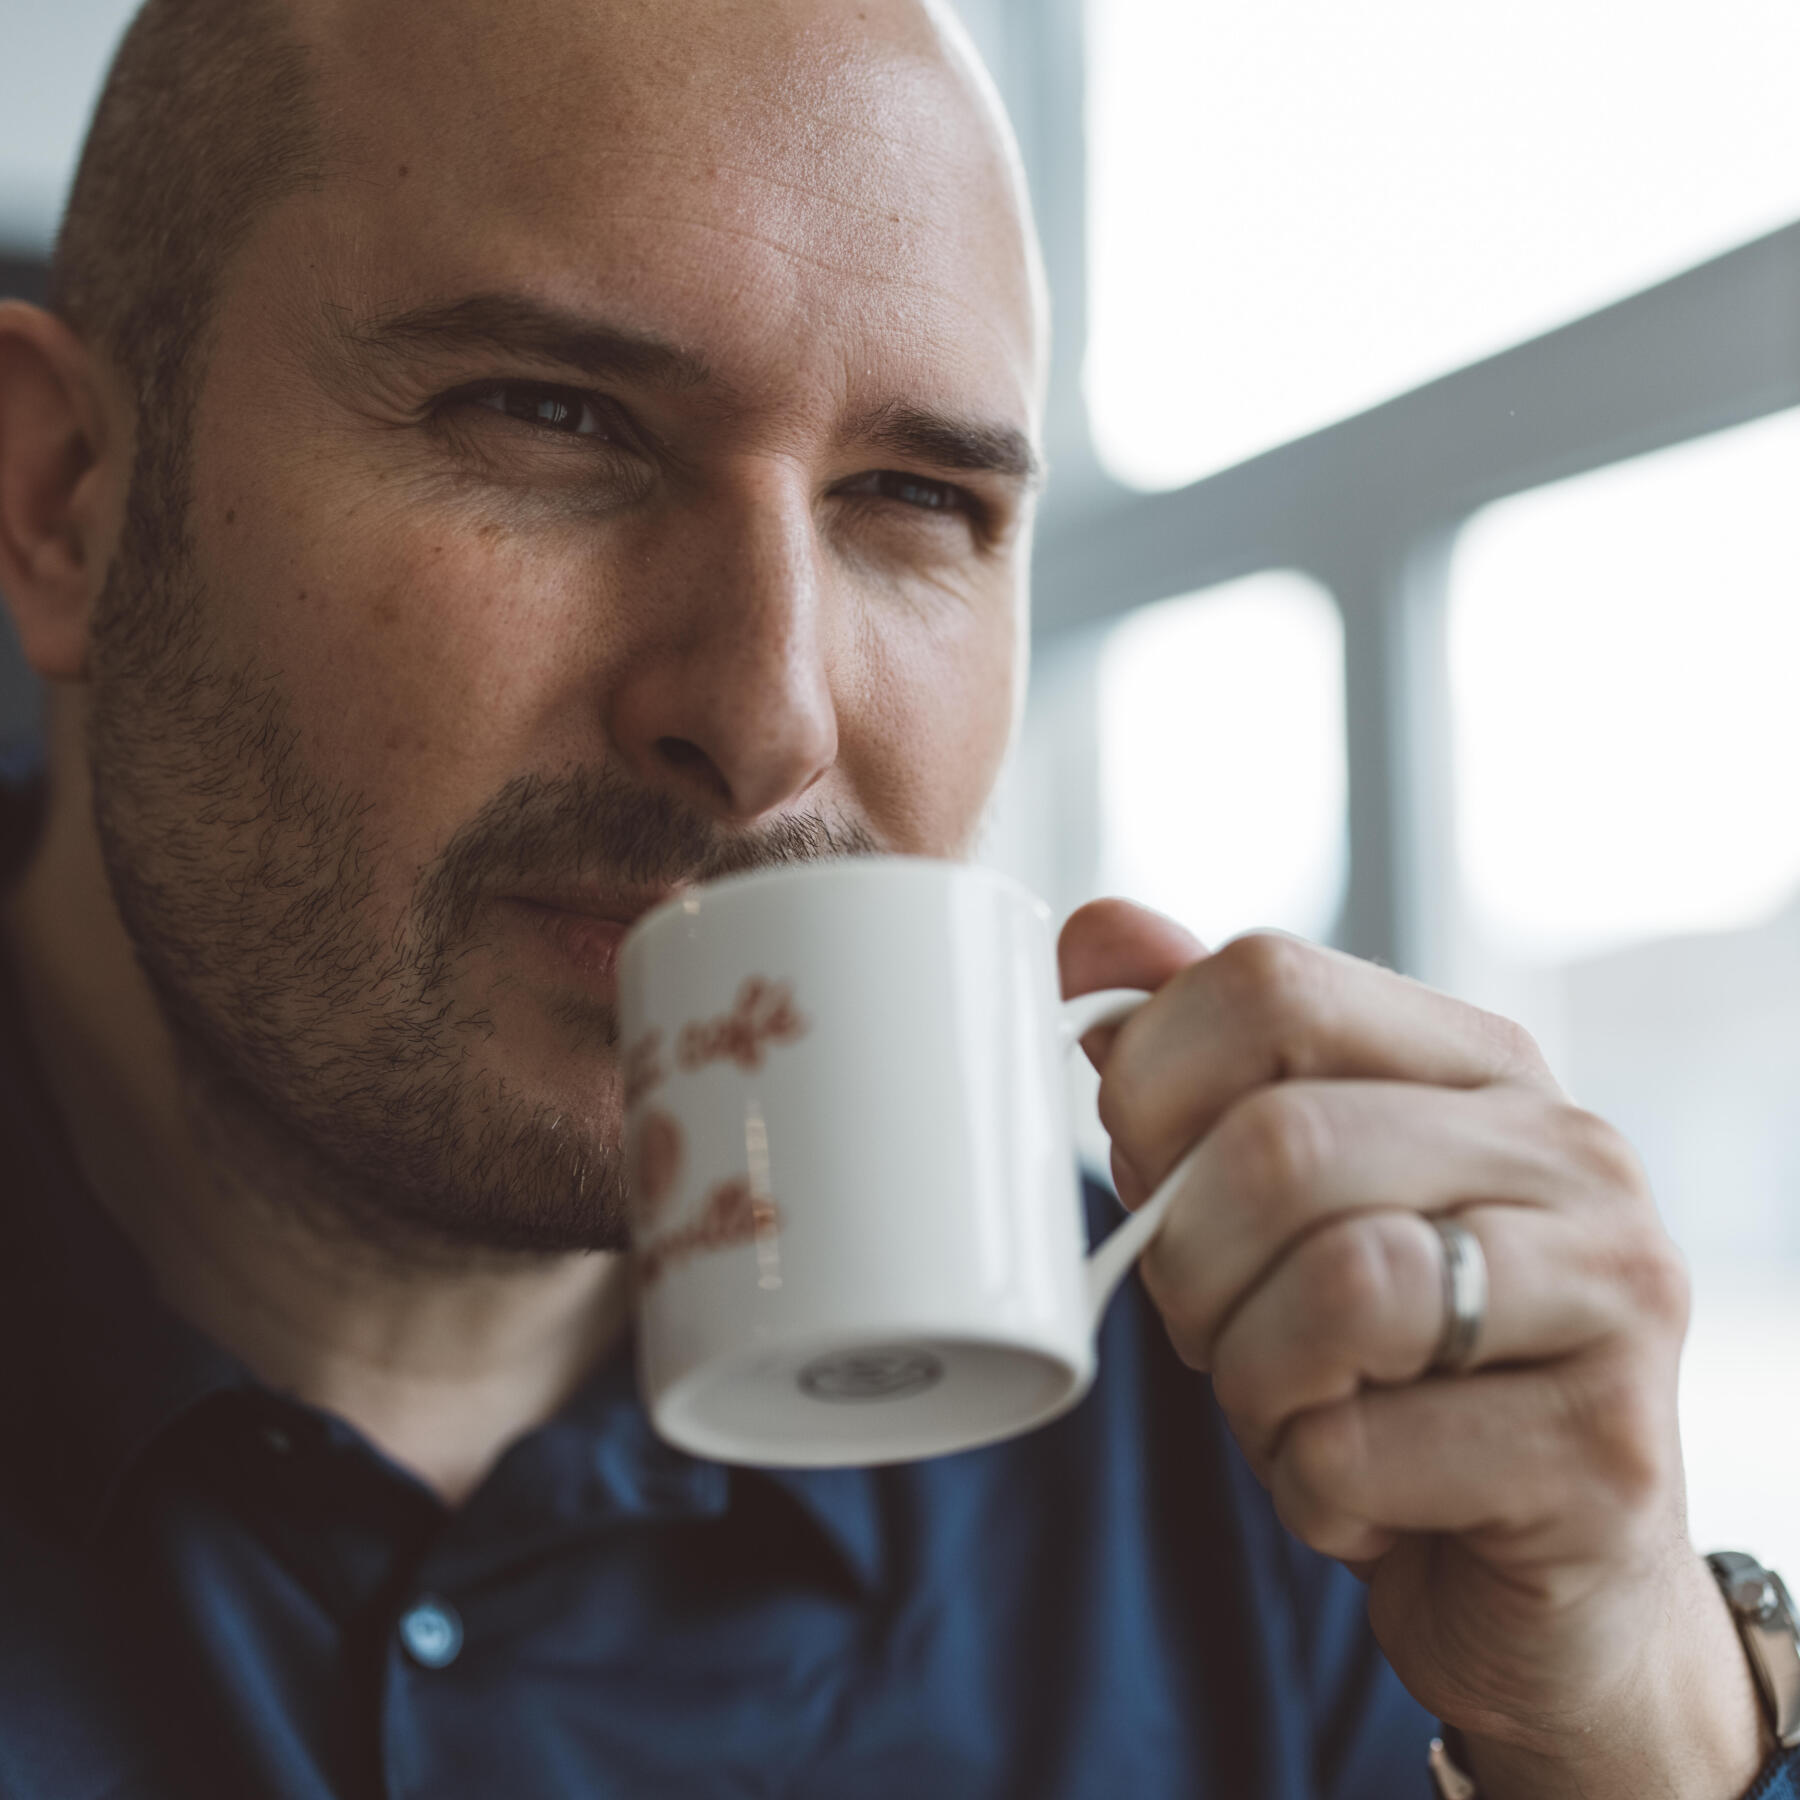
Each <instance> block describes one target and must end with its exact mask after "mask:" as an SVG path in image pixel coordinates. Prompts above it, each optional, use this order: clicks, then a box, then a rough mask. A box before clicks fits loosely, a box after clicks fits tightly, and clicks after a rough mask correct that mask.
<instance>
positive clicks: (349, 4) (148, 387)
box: [52, 0, 1043, 423]
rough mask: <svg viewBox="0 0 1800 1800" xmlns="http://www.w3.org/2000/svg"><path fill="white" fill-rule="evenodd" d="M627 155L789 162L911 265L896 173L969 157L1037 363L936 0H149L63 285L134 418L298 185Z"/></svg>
mask: <svg viewBox="0 0 1800 1800" xmlns="http://www.w3.org/2000/svg"><path fill="white" fill-rule="evenodd" d="M327 121H329V123H328V124H327ZM584 146H585V147H586V148H587V149H588V150H589V151H595V150H597V151H598V152H599V155H600V158H601V160H600V161H598V162H596V158H595V156H594V155H593V154H583V148H584ZM622 154H627V155H635V156H637V157H639V158H644V159H652V158H657V157H663V158H669V159H680V160H685V161H689V162H692V161H693V160H695V159H697V158H711V159H714V160H715V161H716V162H717V163H718V165H719V166H720V168H721V169H722V170H723V169H726V168H730V169H732V170H734V171H735V172H737V173H738V174H740V175H747V176H749V177H751V178H753V179H756V180H759V181H760V182H761V183H763V184H764V186H765V191H767V190H768V189H770V188H777V187H781V186H784V185H785V187H786V189H787V191H788V193H789V195H790V203H789V206H788V208H787V211H788V213H789V216H790V218H792V219H793V220H795V221H799V220H800V219H801V218H802V215H803V214H804V213H805V212H806V211H807V209H808V208H812V209H815V210H816V209H820V208H825V209H831V210H835V211H836V212H837V214H838V218H837V220H836V224H837V225H838V226H839V227H840V229H838V230H837V231H836V232H835V234H834V235H835V236H836V238H837V239H838V240H839V248H838V250H837V252H836V254H838V255H840V256H841V255H842V253H843V248H844V245H845V244H846V243H848V244H850V245H852V246H853V252H852V253H853V255H854V256H855V257H856V258H858V259H860V261H861V262H862V263H863V264H864V265H865V266H866V267H867V268H868V269H870V270H871V271H880V272H882V273H885V274H886V275H887V276H889V277H891V278H901V279H903V278H904V271H905V269H906V266H907V262H908V257H909V241H908V240H909V233H910V229H911V228H912V227H914V226H916V225H917V223H918V221H917V220H916V219H909V218H908V217H907V216H906V214H905V211H904V210H903V209H902V210H898V211H897V210H896V207H895V204H894V201H895V185H896V184H895V181H894V176H895V174H896V172H906V171H907V169H908V165H909V164H910V165H912V168H911V170H910V175H911V176H913V177H916V176H917V175H919V174H920V173H924V172H929V173H932V174H936V175H938V176H943V175H945V174H949V176H950V178H951V179H952V180H953V181H957V182H961V183H965V184H967V183H970V182H972V183H974V184H975V186H976V187H977V189H979V190H984V191H985V192H986V193H987V194H988V196H989V197H990V199H991V205H990V206H988V207H987V208H984V209H981V216H980V217H979V218H977V219H976V220H973V221H972V223H973V224H974V226H975V229H977V230H979V231H980V232H982V233H983V235H984V236H985V237H986V238H987V240H988V242H987V245H986V251H987V254H989V255H990V256H992V257H997V258H999V259H1002V260H1004V261H1007V262H1009V263H1011V264H1012V267H1013V270H1014V272H1015V274H1016V275H1017V276H1018V277H1019V278H1020V279H1021V281H1022V283H1023V289H1022V291H1023V292H1024V293H1025V294H1026V295H1027V296H1028V304H1029V306H1030V308H1031V310H1032V312H1033V314H1034V315H1036V317H1035V319H1034V328H1033V329H1034V337H1035V339H1036V346H1035V350H1036V355H1037V358H1038V360H1039V361H1040V362H1041V359H1042V354H1043V344H1042V339H1043V329H1042V313H1043V295H1042V278H1041V273H1040V270H1039V266H1038V262H1037V253H1036V248H1035V241H1034V239H1033V238H1032V235H1031V232H1030V227H1029V223H1028V207H1027V201H1026V196H1025V187H1024V181H1023V177H1022V174H1021V171H1020V166H1019V161H1018V156H1017V152H1016V148H1015V146H1014V144H1013V140H1012V137H1011V133H1010V130H1009V128H1008V126H1007V123H1006V121H1005V118H1004V115H1003V113H1002V111H1001V108H1000V106H999V103H998V100H997V98H996V96H995V95H994V92H993V89H992V85H991V83H990V82H989V80H988V78H987V75H986V72H985V71H984V70H983V69H982V68H981V66H980V64H979V62H978V60H977V58H976V57H975V55H974V53H973V51H972V50H971V48H970V47H969V45H968V42H967V39H966V36H965V34H964V33H963V32H962V30H961V28H960V26H959V25H958V24H957V22H956V21H955V20H954V18H953V17H952V16H951V15H949V14H948V13H947V12H946V11H945V10H944V8H943V7H942V6H941V5H939V4H937V3H936V0H869V3H867V4H863V5H859V6H858V7H856V8H855V9H854V11H852V10H851V9H848V8H845V7H843V6H842V5H840V4H833V3H832V0H506V3H505V4H495V3H494V0H441V3H439V4H434V5H432V6H430V7H420V6H416V5H410V4H400V3H396V0H388V3H386V4H383V3H381V0H147V4H146V5H145V6H144V7H143V8H142V9H141V10H140V12H139V13H138V15H137V17H136V19H135V20H134V22H133V24H132V26H131V28H130V29H129V31H128V32H127V33H126V35H125V38H124V39H123V41H122V43H121V45H120V47H119V51H118V54H117V56H116V57H115V60H114V63H113V66H112V69H111V72H110V74H109V77H108V80H107V82H106V85H105V88H104V90H103V92H102V95H101V98H100V101H99V104H98V107H97V110H96V112H95V116H94V120H93V124H92V128H91V130H90V132H89V136H88V140H87V144H86V146H85V149H84V152H83V156H82V160H81V164H80V168H79V171H78V173H77V177H76V180H75V183H74V186H73V188H72V190H71V195H70V200H69V205H68V209H67V213H66V216H65V219H64V223H63V229H62V232H61V236H60V239H59V242H58V246H57V252H56V259H55V265H54V268H53V272H52V304H53V306H54V307H55V309H56V310H57V311H58V312H60V313H61V314H62V315H63V316H64V317H65V318H67V319H68V320H69V321H70V322H71V323H72V324H74V325H75V326H76V328H77V329H78V330H79V331H80V332H81V333H82V334H83V335H84V336H85V337H87V338H88V340H89V341H90V342H92V343H94V344H95V345H96V346H97V347H99V348H101V349H103V350H104V351H105V352H106V353H107V354H108V355H109V356H110V358H111V359H112V360H113V362H114V363H115V364H116V365H117V367H118V369H119V371H120V372H121V374H123V375H124V376H125V378H126V380H127V382H128V384H129V385H130V387H131V389H132V391H133V398H134V399H135V401H136V403H137V406H138V410H139V412H140V414H141V415H145V416H147V417H149V418H152V419H157V420H161V419H168V420H169V421H170V422H171V423H175V422H178V421H180V420H182V419H184V418H185V414H186V411H187V406H186V399H187V398H188V393H187V390H188V389H189V388H190V387H191V383H192V378H193V377H194V376H195V374H197V372H198V368H199V366H200V362H201V361H202V360H203V354H204V346H205V334H206V327H207V325H208V322H209V320H210V319H211V317H212V313H213V309H214V302H215V300H216V297H217V294H218V291H219V288H220V285H221V283H222V282H223V280H224V279H225V275H226V271H227V270H228V268H229V267H230V264H231V262H232V259H233V257H234V255H235V253H236V252H237V251H238V249H239V248H240V247H241V246H242V244H243V243H244V241H245V240H246V239H247V238H248V237H249V235H250V234H251V233H252V231H253V230H254V229H255V228H256V226H257V225H258V224H259V223H260V222H261V221H262V220H263V219H264V218H265V217H266V216H267V215H268V214H269V213H270V212H271V211H273V210H274V209H275V208H276V207H277V206H278V205H279V203H280V202H282V201H283V200H285V199H287V198H289V197H291V196H293V195H295V194H297V193H301V192H314V193H317V192H320V191H321V190H322V189H325V188H326V187H327V186H328V185H329V183H330V181H331V180H333V179H335V180H338V181H345V180H349V181H356V182H359V183H374V184H376V185H379V186H386V185H388V184H389V183H404V182H407V181H409V180H410V181H412V182H413V186H412V187H411V188H410V189H409V190H408V193H407V197H406V204H407V205H408V207H409V208H411V209H412V210H414V211H417V210H419V209H429V210H431V211H433V212H434V213H435V215H436V218H435V223H436V226H437V228H438V229H439V230H442V231H444V232H454V231H455V230H456V229H458V224H459V219H460V220H462V221H464V222H466V221H467V219H468V216H469V205H470V202H471V200H472V199H473V198H474V197H475V196H476V194H479V196H480V197H481V198H482V199H484V200H485V201H486V202H487V203H488V204H489V205H490V206H492V207H493V208H496V209H498V210H500V211H502V212H510V213H513V214H515V215H516V214H519V213H525V214H534V215H537V216H539V217H541V216H542V215H543V213H544V211H545V210H546V209H550V208H554V207H555V206H556V205H557V204H558V203H559V200H560V199H562V198H563V197H564V196H565V195H567V194H568V193H570V192H571V191H578V190H579V189H580V188H581V186H582V185H583V184H586V183H591V182H593V181H594V180H596V179H601V180H604V174H605V162H604V158H605V157H606V156H609V155H610V156H613V157H617V156H619V155H622ZM427 174H431V175H435V176H436V177H437V178H438V179H437V180H436V181H435V182H433V181H421V180H418V179H417V178H418V177H420V176H424V175H427ZM901 185H902V186H903V187H904V186H906V185H912V186H913V187H914V188H915V189H916V190H917V191H918V192H919V194H920V197H921V199H923V200H925V201H926V202H927V203H929V198H930V195H929V192H928V189H927V184H925V183H921V182H918V181H917V180H911V181H910V182H903V183H902V184H901ZM846 220H848V221H849V222H850V224H851V229H850V230H849V231H848V232H846V231H844V230H842V229H841V227H842V225H843V224H844V222H845V221H846Z"/></svg>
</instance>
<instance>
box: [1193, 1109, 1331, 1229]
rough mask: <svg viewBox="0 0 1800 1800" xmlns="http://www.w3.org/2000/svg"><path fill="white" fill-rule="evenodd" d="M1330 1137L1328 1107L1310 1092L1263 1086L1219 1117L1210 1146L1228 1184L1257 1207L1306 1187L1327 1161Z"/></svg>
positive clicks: (1274, 1204) (1288, 1198)
mask: <svg viewBox="0 0 1800 1800" xmlns="http://www.w3.org/2000/svg"><path fill="white" fill-rule="evenodd" d="M1335 1140H1336V1132H1335V1130H1334V1129H1333V1125H1332V1120H1331V1118H1330V1114H1329V1111H1328V1109H1327V1108H1326V1107H1325V1105H1324V1104H1322V1102H1321V1100H1320V1098H1319V1097H1318V1096H1317V1095H1316V1094H1312V1093H1308V1092H1306V1091H1304V1090H1302V1089H1298V1088H1293V1087H1286V1086H1281V1087H1266V1088H1259V1089H1258V1090H1257V1091H1256V1092H1255V1093H1254V1094H1251V1095H1249V1096H1248V1097H1247V1098H1246V1099H1243V1100H1240V1101H1239V1102H1238V1103H1237V1105H1236V1106H1234V1107H1233V1108H1232V1109H1231V1111H1230V1112H1228V1113H1227V1114H1226V1115H1225V1117H1224V1118H1223V1119H1222V1120H1220V1122H1219V1124H1218V1125H1217V1127H1215V1129H1214V1133H1213V1151H1214V1154H1215V1155H1216V1157H1217V1159H1218V1167H1219V1169H1220V1173H1221V1175H1222V1177H1223V1179H1224V1180H1225V1182H1226V1183H1227V1184H1228V1186H1229V1187H1230V1188H1231V1189H1232V1190H1234V1191H1235V1192H1236V1193H1238V1194H1239V1195H1241V1196H1242V1197H1243V1199H1244V1201H1245V1202H1246V1204H1248V1205H1249V1206H1251V1207H1254V1208H1256V1209H1257V1210H1259V1211H1261V1210H1267V1209H1270V1208H1281V1207H1283V1206H1285V1205H1286V1204H1287V1203H1290V1202H1292V1201H1293V1200H1294V1199H1295V1198H1296V1197H1298V1196H1300V1195H1303V1194H1305V1193H1307V1192H1309V1191H1310V1190H1311V1189H1312V1188H1313V1187H1314V1186H1315V1185H1316V1184H1317V1182H1318V1180H1319V1178H1320V1176H1321V1174H1322V1173H1323V1171H1324V1170H1325V1169H1327V1168H1328V1167H1329V1166H1330V1164H1331V1162H1332V1159H1333V1157H1334V1155H1335V1154H1336V1151H1337V1145H1336V1141H1335Z"/></svg>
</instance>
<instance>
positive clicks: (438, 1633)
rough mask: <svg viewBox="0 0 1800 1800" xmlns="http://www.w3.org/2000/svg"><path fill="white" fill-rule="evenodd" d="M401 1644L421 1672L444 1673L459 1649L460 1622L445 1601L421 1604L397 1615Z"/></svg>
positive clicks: (460, 1645) (425, 1601) (426, 1601)
mask: <svg viewBox="0 0 1800 1800" xmlns="http://www.w3.org/2000/svg"><path fill="white" fill-rule="evenodd" d="M400 1642H401V1643H402V1644H404V1645H405V1646H406V1654H407V1655H408V1656H410V1657H411V1658H412V1659H413V1661H414V1662H416V1663H417V1664H418V1665H419V1667H420V1668H422V1669H447V1668H448V1667H449V1666H450V1665H451V1664H452V1663H453V1662H455V1661H456V1657H457V1652H458V1651H460V1650H461V1649H462V1643H463V1628H462V1620H461V1619H459V1618H458V1617H457V1616H456V1608H455V1607H454V1606H452V1605H451V1604H450V1602H449V1601H448V1600H437V1599H427V1600H421V1601H420V1602H419V1603H418V1605H417V1606H415V1607H412V1608H411V1609H410V1610H409V1611H407V1612H404V1613H402V1614H401V1615H400Z"/></svg>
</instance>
